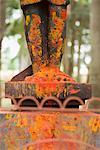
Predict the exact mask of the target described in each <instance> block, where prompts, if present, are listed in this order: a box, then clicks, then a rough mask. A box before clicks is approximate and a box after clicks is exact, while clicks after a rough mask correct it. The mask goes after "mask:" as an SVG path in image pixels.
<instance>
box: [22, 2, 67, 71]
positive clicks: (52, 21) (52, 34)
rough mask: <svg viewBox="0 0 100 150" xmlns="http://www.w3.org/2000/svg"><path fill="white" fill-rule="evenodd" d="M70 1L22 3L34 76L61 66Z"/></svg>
mask: <svg viewBox="0 0 100 150" xmlns="http://www.w3.org/2000/svg"><path fill="white" fill-rule="evenodd" d="M68 4H69V0H21V7H22V10H23V13H24V16H25V33H26V40H27V45H28V49H29V52H30V56H31V60H32V68H33V72H34V73H35V72H37V71H39V70H40V69H41V67H43V66H49V65H51V64H52V65H55V66H59V65H60V62H61V58H62V55H63V51H64V43H65V39H66V19H67V10H66V9H67V5H68Z"/></svg>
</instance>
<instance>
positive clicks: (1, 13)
mask: <svg viewBox="0 0 100 150" xmlns="http://www.w3.org/2000/svg"><path fill="white" fill-rule="evenodd" d="M5 3H6V1H5V0H0V70H1V43H2V39H3V36H4V28H5Z"/></svg>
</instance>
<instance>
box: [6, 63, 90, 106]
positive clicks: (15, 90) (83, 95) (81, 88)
mask: <svg viewBox="0 0 100 150" xmlns="http://www.w3.org/2000/svg"><path fill="white" fill-rule="evenodd" d="M30 75H32V69H31V66H30V67H28V68H27V69H25V70H24V71H23V72H21V73H20V74H18V75H17V76H15V77H14V78H13V79H12V80H11V81H9V82H7V83H5V94H6V97H7V96H11V97H13V98H15V99H16V101H19V100H20V99H22V98H23V97H27V96H29V97H31V96H34V97H36V98H37V99H38V100H39V101H41V99H43V98H44V97H42V98H38V97H37V95H36V84H35V83H26V82H25V81H24V78H25V77H26V76H30ZM42 84H44V83H42ZM46 84H47V85H48V83H46ZM59 86H60V83H59ZM64 86H65V87H66V89H68V88H69V86H72V87H74V89H76V90H77V91H78V92H77V93H74V92H73V91H72V92H71V93H70V92H68V90H66V91H64V92H62V93H60V94H59V95H54V94H52V95H50V96H54V97H57V98H58V99H59V100H61V102H64V100H65V99H66V98H68V97H73V96H76V97H79V98H80V99H81V100H82V101H83V103H85V100H87V99H89V98H91V85H90V84H80V83H64ZM25 105H28V106H29V105H31V104H30V102H29V101H28V100H27V102H26V103H25ZM76 105H78V106H79V104H77V103H76V102H75V101H73V102H72V103H70V106H71V107H72V106H73V107H74V106H75V107H76ZM70 106H69V107H70Z"/></svg>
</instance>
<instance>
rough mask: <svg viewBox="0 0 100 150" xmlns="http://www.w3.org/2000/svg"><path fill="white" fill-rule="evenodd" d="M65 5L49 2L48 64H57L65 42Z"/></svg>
mask: <svg viewBox="0 0 100 150" xmlns="http://www.w3.org/2000/svg"><path fill="white" fill-rule="evenodd" d="M66 8H67V7H66V6H65V5H59V6H58V5H54V4H50V7H49V10H50V14H49V35H48V37H49V38H48V39H49V40H48V47H49V57H50V64H51V63H52V64H53V65H56V66H59V65H60V62H61V59H62V55H63V53H64V48H65V44H66V17H67V10H66Z"/></svg>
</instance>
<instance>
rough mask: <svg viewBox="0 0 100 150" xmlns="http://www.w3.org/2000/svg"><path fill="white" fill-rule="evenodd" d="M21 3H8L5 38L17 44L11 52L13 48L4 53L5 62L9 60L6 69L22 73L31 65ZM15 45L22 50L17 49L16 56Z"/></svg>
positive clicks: (17, 0) (15, 0)
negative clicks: (21, 71)
mask: <svg viewBox="0 0 100 150" xmlns="http://www.w3.org/2000/svg"><path fill="white" fill-rule="evenodd" d="M19 3H20V1H19V0H7V2H6V21H5V24H6V30H5V37H6V39H7V40H9V41H11V40H12V39H13V40H14V39H15V41H16V43H15V42H14V43H12V45H13V50H11V47H8V48H6V49H5V50H4V51H3V52H2V53H5V54H4V55H5V60H7V61H6V63H5V67H4V68H6V69H10V70H19V71H20V70H22V69H24V68H25V67H26V66H27V65H28V64H29V55H28V51H27V46H26V41H25V34H24V24H23V21H24V19H23V15H22V12H21V9H20V5H19ZM13 40H12V41H13ZM14 44H19V48H20V49H19V50H18V49H17V51H18V53H17V52H15V53H16V55H15V53H14V51H15V50H16V46H15V45H14ZM13 54H14V56H12V57H11V56H10V55H13ZM3 61H4V60H3Z"/></svg>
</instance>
